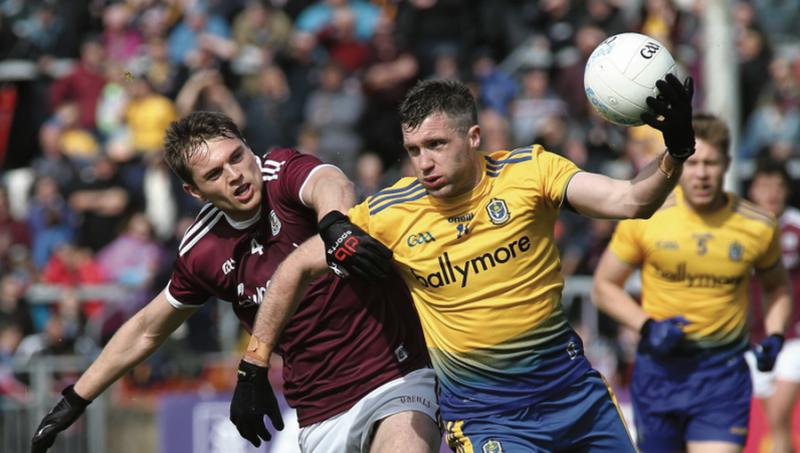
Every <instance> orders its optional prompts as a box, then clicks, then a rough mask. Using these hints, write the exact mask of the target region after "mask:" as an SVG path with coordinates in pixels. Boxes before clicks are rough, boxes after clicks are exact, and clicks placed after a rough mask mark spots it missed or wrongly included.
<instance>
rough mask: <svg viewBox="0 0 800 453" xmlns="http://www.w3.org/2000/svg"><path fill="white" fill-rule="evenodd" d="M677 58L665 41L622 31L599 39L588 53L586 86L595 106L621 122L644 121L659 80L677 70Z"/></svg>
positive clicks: (637, 124)
mask: <svg viewBox="0 0 800 453" xmlns="http://www.w3.org/2000/svg"><path fill="white" fill-rule="evenodd" d="M675 71H676V65H675V60H674V59H673V58H672V55H670V53H669V51H668V50H667V48H666V47H664V45H663V44H661V43H660V42H658V41H656V40H655V39H653V38H651V37H649V36H646V35H642V34H639V33H620V34H618V35H614V36H611V37H609V38H607V39H606V40H605V41H603V42H602V43H600V45H599V46H597V48H596V49H594V51H593V52H592V55H591V56H589V61H588V62H587V63H586V69H585V70H584V73H583V88H584V91H585V92H586V96H587V97H588V98H589V102H591V104H592V106H593V107H594V108H595V110H597V111H598V112H599V113H600V115H602V116H603V117H604V118H605V119H607V120H608V121H611V122H612V123H615V124H619V125H620V126H639V125H641V124H643V122H642V120H641V118H640V116H641V114H642V113H644V112H646V111H648V110H649V107H648V106H647V102H646V101H645V99H647V97H648V96H653V97H655V96H657V95H658V88H656V81H657V80H659V79H663V78H664V76H666V75H667V73H670V72H671V73H673V74H675Z"/></svg>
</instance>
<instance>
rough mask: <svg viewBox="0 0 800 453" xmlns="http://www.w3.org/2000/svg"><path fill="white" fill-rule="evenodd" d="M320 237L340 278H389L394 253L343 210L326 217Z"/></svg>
mask: <svg viewBox="0 0 800 453" xmlns="http://www.w3.org/2000/svg"><path fill="white" fill-rule="evenodd" d="M319 235H320V236H321V237H322V242H324V243H325V260H326V261H327V262H328V267H330V268H331V270H332V271H333V272H334V273H335V274H336V275H338V276H339V277H342V278H346V277H348V276H349V275H350V274H351V273H353V274H356V275H359V276H361V277H364V278H368V279H383V278H386V277H387V276H388V275H389V270H390V269H391V266H392V263H391V259H392V251H391V250H389V249H388V248H386V246H384V245H383V244H381V243H380V242H378V241H376V240H375V239H374V238H373V237H372V236H370V235H368V234H367V233H366V232H365V231H364V230H362V229H361V228H359V227H357V226H355V225H353V224H352V223H350V219H348V218H347V216H346V215H344V214H342V213H341V212H339V211H331V212H329V213H327V214H325V217H323V218H322V220H320V222H319Z"/></svg>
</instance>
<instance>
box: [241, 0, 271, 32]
mask: <svg viewBox="0 0 800 453" xmlns="http://www.w3.org/2000/svg"><path fill="white" fill-rule="evenodd" d="M245 18H246V19H247V21H248V22H249V23H250V25H252V26H255V27H263V26H264V25H266V23H267V8H266V7H265V6H264V4H263V3H261V1H260V0H252V1H250V2H248V3H247V13H246V15H245Z"/></svg>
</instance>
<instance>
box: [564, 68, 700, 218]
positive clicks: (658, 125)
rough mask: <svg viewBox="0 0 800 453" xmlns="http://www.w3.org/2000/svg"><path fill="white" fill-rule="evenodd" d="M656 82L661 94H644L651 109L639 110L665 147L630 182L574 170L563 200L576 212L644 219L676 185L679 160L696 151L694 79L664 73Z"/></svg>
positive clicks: (654, 210)
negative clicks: (693, 99) (662, 77)
mask: <svg viewBox="0 0 800 453" xmlns="http://www.w3.org/2000/svg"><path fill="white" fill-rule="evenodd" d="M656 86H657V87H658V90H659V93H660V94H659V96H658V97H656V98H654V97H649V98H647V105H648V106H649V107H650V109H651V110H652V112H653V113H645V114H643V115H642V120H644V122H645V123H647V124H648V125H649V126H650V127H653V128H654V129H658V130H659V131H661V134H662V135H663V137H664V144H665V145H666V147H667V150H666V151H665V152H664V154H662V155H661V156H659V157H657V158H656V159H655V160H654V161H653V162H650V163H649V164H648V165H647V166H645V167H644V168H643V169H642V170H641V171H640V172H639V174H638V175H636V177H635V178H633V179H632V180H630V181H621V180H616V179H612V178H609V177H606V176H603V175H598V174H594V173H578V174H576V175H575V176H574V177H573V178H572V180H571V181H570V183H569V186H568V187H567V200H569V203H570V205H571V206H572V207H573V208H575V209H576V210H577V211H578V212H580V213H582V214H585V215H588V216H591V217H598V218H606V219H628V218H648V217H650V216H651V215H653V213H654V212H656V210H658V208H659V207H660V206H661V204H662V203H664V200H665V199H666V198H667V195H669V193H670V192H671V191H672V189H673V188H674V187H675V184H676V183H677V182H678V179H679V178H680V174H681V170H682V169H683V162H684V161H685V160H686V159H688V158H689V156H691V155H692V154H693V153H694V144H695V140H694V129H693V127H692V96H693V95H694V84H693V82H692V79H691V77H689V78H687V79H686V81H685V82H684V83H681V82H680V81H679V80H678V78H677V77H675V76H674V75H672V74H667V76H666V77H665V79H664V80H659V81H658V82H656ZM655 115H658V117H656V116H655Z"/></svg>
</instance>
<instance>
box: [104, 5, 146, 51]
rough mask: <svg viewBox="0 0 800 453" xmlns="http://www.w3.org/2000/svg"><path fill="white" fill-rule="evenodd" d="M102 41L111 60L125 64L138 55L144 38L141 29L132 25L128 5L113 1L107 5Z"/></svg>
mask: <svg viewBox="0 0 800 453" xmlns="http://www.w3.org/2000/svg"><path fill="white" fill-rule="evenodd" d="M100 41H101V42H102V43H103V48H104V50H105V55H106V57H107V58H108V59H109V60H110V61H114V62H118V63H122V64H125V63H127V62H128V61H130V60H131V59H132V58H133V57H135V56H137V55H138V53H139V51H140V48H141V46H142V44H143V39H142V35H141V34H140V33H139V31H138V30H137V29H136V28H134V27H131V14H130V8H129V6H128V5H125V4H123V3H112V4H110V5H108V6H106V7H105V9H104V10H103V33H102V35H101V37H100Z"/></svg>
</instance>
